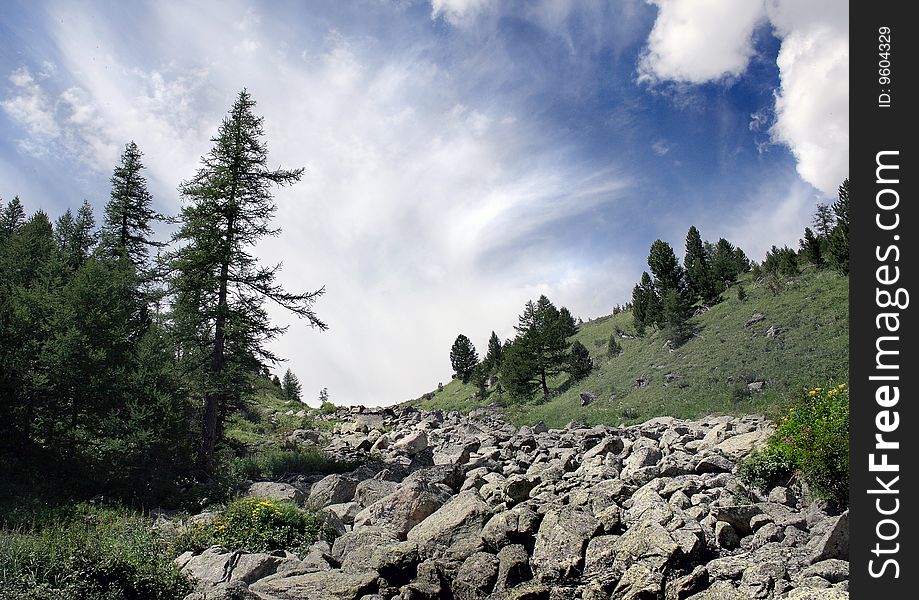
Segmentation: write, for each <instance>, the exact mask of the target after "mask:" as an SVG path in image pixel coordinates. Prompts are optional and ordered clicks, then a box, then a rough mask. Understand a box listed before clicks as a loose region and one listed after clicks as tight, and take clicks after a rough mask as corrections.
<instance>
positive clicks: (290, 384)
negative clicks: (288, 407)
mask: <svg viewBox="0 0 919 600" xmlns="http://www.w3.org/2000/svg"><path fill="white" fill-rule="evenodd" d="M281 389H282V390H283V391H284V398H285V399H286V400H287V401H288V402H291V401H294V400H296V401H298V402H299V401H300V398H301V393H302V391H303V388H302V387H301V386H300V380H299V379H297V376H296V375H294V372H293V371H291V370H290V369H287V371H285V372H284V379H283V380H282V381H281Z"/></svg>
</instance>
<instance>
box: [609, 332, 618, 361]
mask: <svg viewBox="0 0 919 600" xmlns="http://www.w3.org/2000/svg"><path fill="white" fill-rule="evenodd" d="M620 354H622V346H621V345H620V344H619V342H618V341H616V334H614V333H613V334H610V336H609V342H607V344H606V356H607V357H608V358H613V357H616V356H619V355H620Z"/></svg>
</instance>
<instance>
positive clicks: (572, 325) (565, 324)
mask: <svg viewBox="0 0 919 600" xmlns="http://www.w3.org/2000/svg"><path fill="white" fill-rule="evenodd" d="M558 321H559V327H561V334H562V335H564V336H565V337H566V338H569V337H571V336H573V335H574V334H576V333H577V332H578V325H577V323H576V322H575V320H574V317H572V316H571V311H569V310H568V307H566V306H563V307H561V308H560V309H558Z"/></svg>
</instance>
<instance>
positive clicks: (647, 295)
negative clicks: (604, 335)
mask: <svg viewBox="0 0 919 600" xmlns="http://www.w3.org/2000/svg"><path fill="white" fill-rule="evenodd" d="M659 318H660V299H659V298H658V294H657V290H656V289H655V288H654V282H653V281H652V280H651V276H650V275H648V272H647V271H645V272H644V273H642V274H641V281H639V282H638V284H636V285H635V287H634V288H633V289H632V321H633V322H634V324H635V332H636V333H637V334H638V335H644V333H645V328H646V327H647V326H648V325H653V324H655V323H657V321H658V319H659Z"/></svg>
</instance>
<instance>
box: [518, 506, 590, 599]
mask: <svg viewBox="0 0 919 600" xmlns="http://www.w3.org/2000/svg"><path fill="white" fill-rule="evenodd" d="M599 528H600V523H599V522H598V521H597V519H596V518H594V516H593V515H592V514H590V513H588V512H585V511H580V510H574V509H571V508H563V509H561V510H551V511H549V512H547V513H546V515H545V516H544V517H543V519H542V523H540V525H539V532H538V533H537V535H536V547H535V549H534V550H533V561H532V562H533V570H534V571H535V572H536V575H537V577H539V579H540V580H541V581H559V580H562V579H567V578H571V577H573V576H575V575H576V574H577V573H579V572H580V570H581V567H582V565H583V563H584V551H585V549H586V548H587V542H588V541H589V540H590V538H592V537H593V536H594V534H596V533H597V531H598V530H599Z"/></svg>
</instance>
